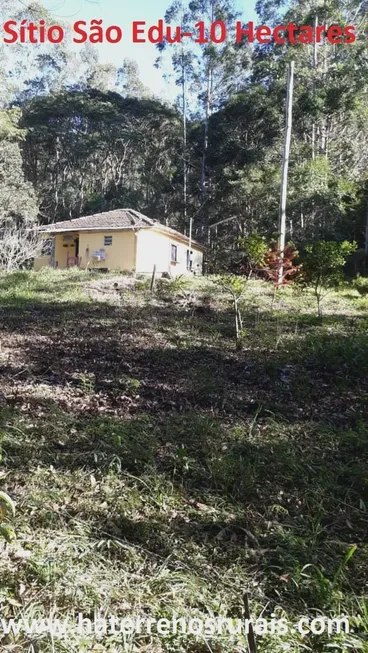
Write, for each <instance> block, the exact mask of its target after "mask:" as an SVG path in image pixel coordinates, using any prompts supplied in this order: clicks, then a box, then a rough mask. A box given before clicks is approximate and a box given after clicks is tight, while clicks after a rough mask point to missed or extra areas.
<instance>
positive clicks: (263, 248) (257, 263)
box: [238, 232, 268, 281]
mask: <svg viewBox="0 0 368 653" xmlns="http://www.w3.org/2000/svg"><path fill="white" fill-rule="evenodd" d="M238 243H239V247H240V249H241V251H242V254H243V256H244V262H243V265H242V267H241V270H242V272H245V274H246V277H247V281H248V280H249V279H250V278H251V276H252V274H253V273H254V272H255V271H256V270H259V269H260V268H263V267H264V265H265V258H266V255H267V251H268V246H267V243H266V239H265V238H264V236H261V235H260V234H259V233H257V232H254V233H252V234H251V235H250V236H247V237H246V238H239V239H238Z"/></svg>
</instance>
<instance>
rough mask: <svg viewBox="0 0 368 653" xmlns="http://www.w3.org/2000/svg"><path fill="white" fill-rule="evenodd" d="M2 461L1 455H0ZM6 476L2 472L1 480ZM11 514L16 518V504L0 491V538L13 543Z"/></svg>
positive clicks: (13, 534) (0, 474)
mask: <svg viewBox="0 0 368 653" xmlns="http://www.w3.org/2000/svg"><path fill="white" fill-rule="evenodd" d="M0 452H1V441H0ZM0 459H1V455H0ZM5 476H6V473H5V472H4V471H1V470H0V480H1V479H3V478H4V477H5ZM9 512H10V513H11V514H12V516H13V517H14V516H15V504H14V501H13V500H12V499H11V497H10V496H9V495H8V494H7V493H6V492H4V491H2V490H1V491H0V538H3V539H5V540H6V541H7V542H11V541H12V540H13V539H14V537H15V533H14V530H13V528H12V527H11V526H10V524H9V523H8V522H7V521H6V517H7V514H8V513H9Z"/></svg>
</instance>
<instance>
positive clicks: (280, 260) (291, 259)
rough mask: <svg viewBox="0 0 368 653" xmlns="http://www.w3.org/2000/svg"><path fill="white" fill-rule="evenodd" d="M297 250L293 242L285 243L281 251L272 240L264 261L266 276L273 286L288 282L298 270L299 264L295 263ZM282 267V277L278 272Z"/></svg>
mask: <svg viewBox="0 0 368 653" xmlns="http://www.w3.org/2000/svg"><path fill="white" fill-rule="evenodd" d="M298 253H299V252H298V251H297V250H296V248H295V245H294V243H287V245H286V246H285V248H284V251H283V252H281V251H280V248H279V246H278V244H277V243H276V242H272V243H271V246H270V248H269V250H268V252H267V255H266V257H265V261H264V267H265V271H266V274H267V277H268V278H269V279H270V280H271V281H272V282H273V284H274V285H275V286H282V285H287V284H289V283H290V282H291V281H292V280H293V278H294V277H295V275H296V274H298V272H299V270H300V265H296V264H295V259H296V257H297V256H298ZM281 267H282V277H281V279H280V276H279V272H280V268H281Z"/></svg>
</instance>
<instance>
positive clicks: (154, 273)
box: [150, 264, 156, 292]
mask: <svg viewBox="0 0 368 653" xmlns="http://www.w3.org/2000/svg"><path fill="white" fill-rule="evenodd" d="M155 279H156V264H155V265H154V266H153V271H152V279H151V287H150V290H151V292H153V291H154V289H155Z"/></svg>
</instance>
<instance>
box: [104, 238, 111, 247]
mask: <svg viewBox="0 0 368 653" xmlns="http://www.w3.org/2000/svg"><path fill="white" fill-rule="evenodd" d="M104 245H105V247H108V246H109V245H112V236H105V237H104Z"/></svg>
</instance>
